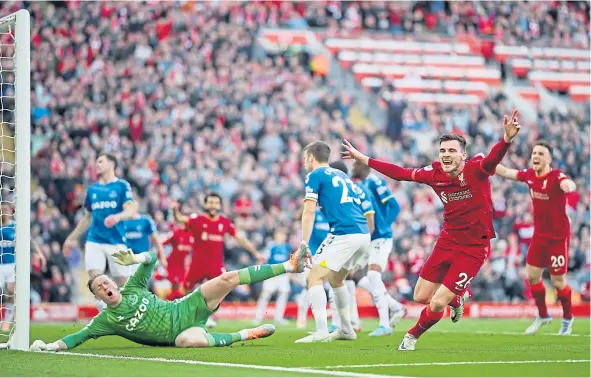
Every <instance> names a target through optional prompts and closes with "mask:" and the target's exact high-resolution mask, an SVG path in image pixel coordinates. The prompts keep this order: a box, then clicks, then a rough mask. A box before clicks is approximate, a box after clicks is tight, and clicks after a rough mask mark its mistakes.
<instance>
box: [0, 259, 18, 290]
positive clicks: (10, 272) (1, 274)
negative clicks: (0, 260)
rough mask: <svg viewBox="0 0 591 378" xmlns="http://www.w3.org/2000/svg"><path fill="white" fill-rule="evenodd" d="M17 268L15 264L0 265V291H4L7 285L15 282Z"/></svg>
mask: <svg viewBox="0 0 591 378" xmlns="http://www.w3.org/2000/svg"><path fill="white" fill-rule="evenodd" d="M15 268H16V265H15V264H0V290H2V288H3V287H4V284H5V283H8V282H14V281H15V279H16V272H15Z"/></svg>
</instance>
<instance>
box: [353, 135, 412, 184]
mask: <svg viewBox="0 0 591 378" xmlns="http://www.w3.org/2000/svg"><path fill="white" fill-rule="evenodd" d="M342 146H343V148H344V151H341V156H342V157H343V159H355V160H357V161H359V162H361V163H363V164H365V165H367V166H369V167H370V168H373V169H375V170H376V171H378V172H381V173H383V174H385V175H386V176H388V177H390V178H392V179H394V180H398V181H413V177H412V176H413V172H414V169H412V168H402V167H399V166H397V165H396V164H391V163H386V162H385V161H380V160H375V159H372V158H370V157H369V156H367V155H364V154H362V153H361V152H359V151H358V150H357V149H356V148H355V147H353V145H352V144H351V143H349V141H348V140H346V139H345V140H344V141H343V144H342Z"/></svg>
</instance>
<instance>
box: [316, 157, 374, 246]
mask: <svg viewBox="0 0 591 378" xmlns="http://www.w3.org/2000/svg"><path fill="white" fill-rule="evenodd" d="M354 187H355V185H354V183H353V181H351V179H350V178H349V177H348V176H347V175H346V174H344V173H343V172H342V171H339V170H338V169H333V168H330V167H320V168H317V169H315V170H313V171H312V172H310V173H309V174H308V177H307V178H306V195H305V199H306V200H312V201H316V202H318V205H319V206H320V209H321V210H322V214H324V217H325V218H326V220H327V221H328V224H329V225H330V233H331V234H333V235H349V234H367V233H369V228H368V226H367V220H366V219H365V217H364V216H363V211H362V209H361V199H360V198H359V195H358V194H357V193H356V190H355V188H354Z"/></svg>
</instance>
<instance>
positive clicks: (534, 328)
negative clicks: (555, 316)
mask: <svg viewBox="0 0 591 378" xmlns="http://www.w3.org/2000/svg"><path fill="white" fill-rule="evenodd" d="M551 321H552V317H550V316H548V317H545V318H541V317H540V316H536V320H534V322H533V323H532V324H531V325H530V326H529V327H527V329H526V330H525V334H526V335H533V334H534V333H536V332H538V331H539V330H540V328H542V327H543V326H545V325H547V324H550V322H551Z"/></svg>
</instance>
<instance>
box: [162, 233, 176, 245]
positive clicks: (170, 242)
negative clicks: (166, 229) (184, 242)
mask: <svg viewBox="0 0 591 378" xmlns="http://www.w3.org/2000/svg"><path fill="white" fill-rule="evenodd" d="M175 236H176V231H173V232H171V233H170V235H168V237H167V238H166V239H164V241H163V242H162V245H173V244H174V243H173V241H174V239H175Z"/></svg>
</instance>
